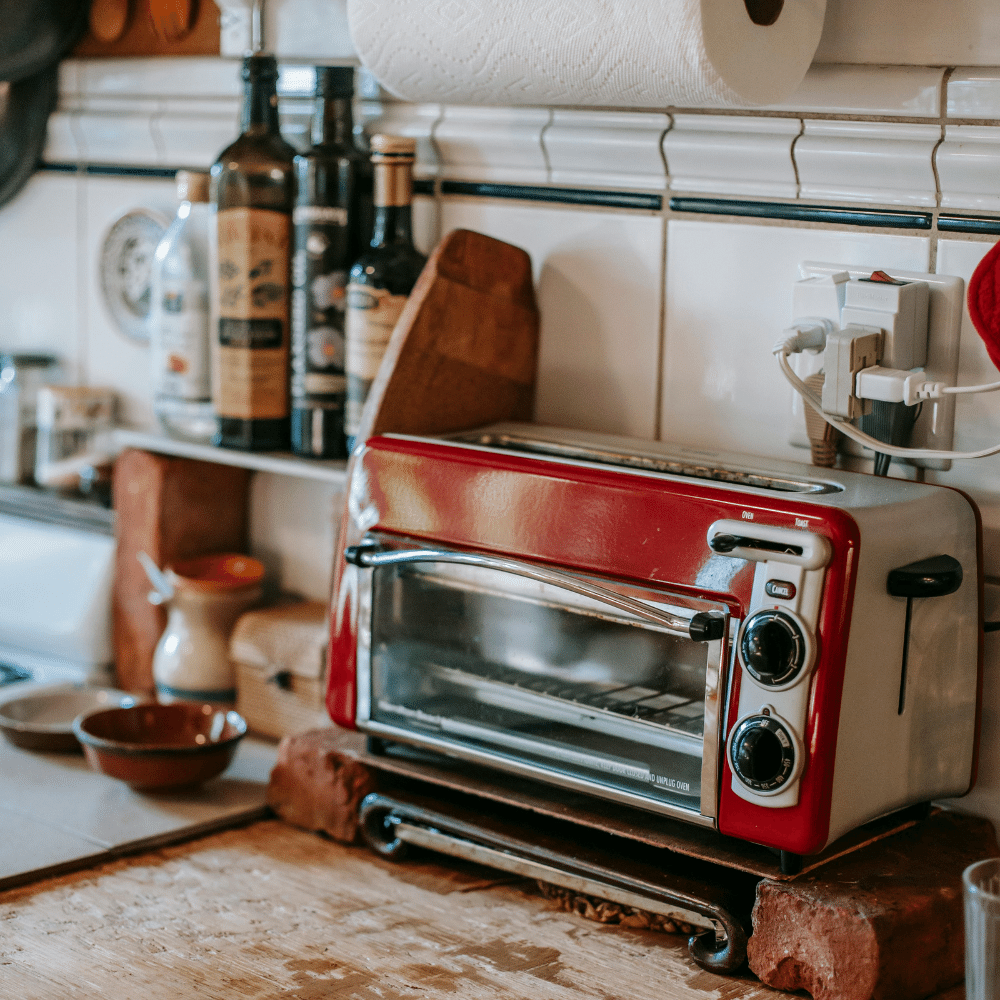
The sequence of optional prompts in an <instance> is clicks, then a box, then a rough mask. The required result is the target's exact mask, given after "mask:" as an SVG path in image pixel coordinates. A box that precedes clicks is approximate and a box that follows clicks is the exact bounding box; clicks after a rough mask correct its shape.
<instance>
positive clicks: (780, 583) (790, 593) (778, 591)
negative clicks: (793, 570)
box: [764, 580, 795, 601]
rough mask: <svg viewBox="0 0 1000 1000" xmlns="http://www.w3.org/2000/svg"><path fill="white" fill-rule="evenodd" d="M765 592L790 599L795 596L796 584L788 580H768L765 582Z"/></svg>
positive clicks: (769, 595) (786, 599)
mask: <svg viewBox="0 0 1000 1000" xmlns="http://www.w3.org/2000/svg"><path fill="white" fill-rule="evenodd" d="M764 593H765V594H767V596H768V597H777V598H779V599H780V600H782V601H790V600H791V599H792V598H793V597H794V596H795V584H794V583H789V582H788V581H787V580H768V581H767V583H765V584H764Z"/></svg>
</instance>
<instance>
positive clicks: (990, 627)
mask: <svg viewBox="0 0 1000 1000" xmlns="http://www.w3.org/2000/svg"><path fill="white" fill-rule="evenodd" d="M983 631H984V632H1000V622H983Z"/></svg>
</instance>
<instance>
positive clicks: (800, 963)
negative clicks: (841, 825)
mask: <svg viewBox="0 0 1000 1000" xmlns="http://www.w3.org/2000/svg"><path fill="white" fill-rule="evenodd" d="M997 854H1000V849H998V847H997V842H996V837H995V835H994V832H993V827H992V826H991V825H990V823H989V822H987V821H986V820H981V819H976V818H974V817H970V816H962V815H959V814H957V813H950V812H937V813H934V814H933V815H932V816H930V817H929V818H928V819H926V820H923V821H922V822H920V823H917V824H916V825H914V826H913V827H911V828H909V829H906V830H903V831H902V832H900V833H898V834H895V835H893V836H892V837H888V838H886V839H885V840H881V841H877V842H875V843H873V844H869V845H868V846H866V847H864V848H861V849H860V850H858V851H856V852H854V853H852V854H849V855H846V856H844V857H843V858H840V859H836V860H834V861H832V862H830V863H829V864H828V865H824V866H822V867H821V868H818V869H815V870H814V871H813V872H810V873H809V874H807V875H804V876H801V877H799V878H797V879H794V880H792V881H785V882H779V881H776V880H770V879H764V880H763V881H761V882H760V884H759V885H758V887H757V901H756V904H755V905H754V910H753V935H752V936H751V938H750V941H749V944H748V949H747V950H748V956H749V963H750V968H751V970H752V971H753V972H754V973H756V975H758V976H759V977H760V978H761V980H763V981H764V982H765V983H767V985H769V986H773V987H775V988H777V989H782V990H806V991H807V992H808V993H809V994H811V996H812V997H813V998H814V1000H920V998H923V997H927V996H930V995H932V994H934V993H937V992H938V991H940V990H944V989H946V988H947V987H949V986H953V985H955V984H956V983H959V982H961V981H962V978H963V975H964V960H965V950H964V949H965V939H964V932H963V925H962V920H963V913H962V871H963V869H964V868H965V867H966V866H967V865H970V864H971V863H972V862H973V861H978V860H979V859H980V858H985V857H994V856H996V855H997Z"/></svg>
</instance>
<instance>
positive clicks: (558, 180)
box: [542, 108, 670, 191]
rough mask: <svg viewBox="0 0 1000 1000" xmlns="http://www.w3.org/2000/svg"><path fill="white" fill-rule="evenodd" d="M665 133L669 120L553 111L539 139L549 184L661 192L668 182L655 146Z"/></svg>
mask: <svg viewBox="0 0 1000 1000" xmlns="http://www.w3.org/2000/svg"><path fill="white" fill-rule="evenodd" d="M669 127H670V117H669V116H668V115H658V114H642V113H640V112H634V111H633V112H629V111H621V112H607V111H565V110H562V109H559V108H557V109H556V110H555V111H553V113H552V123H551V124H550V125H549V126H548V127H547V128H546V129H545V131H544V132H543V133H542V144H543V146H544V148H545V153H546V156H547V158H548V165H549V180H550V181H551V182H552V183H553V184H556V185H565V186H567V187H581V188H614V189H616V190H621V189H623V188H625V189H628V188H640V189H644V190H651V191H662V190H663V188H664V187H666V183H667V180H666V173H665V169H664V164H663V155H662V153H661V152H660V140H661V139H662V138H663V134H664V132H666V130H667V129H668V128H669Z"/></svg>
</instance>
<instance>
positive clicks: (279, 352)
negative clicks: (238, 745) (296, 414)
mask: <svg viewBox="0 0 1000 1000" xmlns="http://www.w3.org/2000/svg"><path fill="white" fill-rule="evenodd" d="M216 219H217V227H218V254H219V257H218V260H219V265H218V266H219V287H218V315H219V328H218V337H217V339H216V344H215V349H216V356H217V362H218V363H217V364H216V366H215V373H214V374H215V383H214V387H213V388H214V391H213V399H214V402H215V408H216V411H217V412H218V414H219V416H222V417H235V418H237V419H241V420H274V419H280V418H282V417H287V416H288V307H289V294H288V292H289V289H288V284H289V280H288V279H289V274H288V265H289V259H288V258H289V242H290V236H291V219H290V218H289V217H288V216H287V215H286V214H285V213H284V212H273V211H269V210H267V209H260V208H227V209H224V210H222V211H220V212H218V213H217V216H216Z"/></svg>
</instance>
